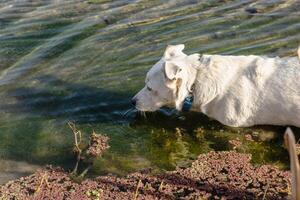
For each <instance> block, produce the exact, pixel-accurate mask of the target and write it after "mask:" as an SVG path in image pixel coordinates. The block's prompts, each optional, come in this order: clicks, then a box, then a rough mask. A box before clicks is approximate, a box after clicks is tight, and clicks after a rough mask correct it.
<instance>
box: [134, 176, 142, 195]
mask: <svg viewBox="0 0 300 200" xmlns="http://www.w3.org/2000/svg"><path fill="white" fill-rule="evenodd" d="M141 183H142V180H141V179H140V180H139V182H138V184H137V186H136V190H135V194H134V200H136V199H137V197H138V195H139V188H140V184H141Z"/></svg>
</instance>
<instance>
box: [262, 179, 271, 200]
mask: <svg viewBox="0 0 300 200" xmlns="http://www.w3.org/2000/svg"><path fill="white" fill-rule="evenodd" d="M269 187H270V183H269V182H268V184H267V187H266V190H265V192H264V196H263V200H265V199H266V195H267V191H268V189H269Z"/></svg>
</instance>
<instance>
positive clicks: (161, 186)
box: [158, 180, 164, 191]
mask: <svg viewBox="0 0 300 200" xmlns="http://www.w3.org/2000/svg"><path fill="white" fill-rule="evenodd" d="M163 184H164V180H162V181H161V183H160V185H159V188H158V191H161V190H162V188H163Z"/></svg>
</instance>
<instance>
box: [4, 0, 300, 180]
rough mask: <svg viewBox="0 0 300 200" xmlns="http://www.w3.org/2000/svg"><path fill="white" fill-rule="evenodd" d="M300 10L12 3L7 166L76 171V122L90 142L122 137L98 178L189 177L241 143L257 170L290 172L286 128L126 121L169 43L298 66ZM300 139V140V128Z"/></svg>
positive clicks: (198, 118)
mask: <svg viewBox="0 0 300 200" xmlns="http://www.w3.org/2000/svg"><path fill="white" fill-rule="evenodd" d="M299 6H300V2H298V1H296V2H295V1H180V0H179V1H164V2H162V1H158V0H153V1H144V0H142V1H135V0H126V1H124V0H114V1H110V0H105V1H102V0H86V1H85V0H76V1H8V0H5V1H1V2H0V114H1V115H0V159H2V161H3V160H10V162H12V163H23V162H27V163H30V164H28V168H32V170H34V169H35V166H36V165H44V164H58V165H63V166H64V167H67V168H68V167H71V166H72V165H73V157H72V149H71V146H72V139H73V138H72V135H71V131H70V130H69V129H68V127H67V125H66V123H67V122H68V121H74V122H75V123H76V124H77V125H78V128H80V129H81V130H82V131H83V133H85V138H87V136H88V134H89V133H90V132H91V131H92V130H95V131H96V132H98V133H102V134H105V135H108V136H109V137H110V138H111V140H110V146H111V149H110V150H109V152H107V153H106V154H105V155H104V157H103V159H101V160H99V161H98V162H97V163H96V164H95V167H94V169H93V173H94V174H99V173H105V172H113V173H117V174H125V173H128V172H130V171H133V170H138V169H142V168H148V167H152V168H154V169H157V170H162V169H171V168H174V166H175V165H179V166H185V165H188V164H189V163H190V161H191V160H192V159H194V158H195V157H196V156H197V155H198V154H199V153H202V152H207V151H210V150H230V149H232V148H233V147H232V145H231V143H230V142H229V140H236V139H237V138H238V139H239V141H240V142H241V143H242V145H241V146H240V148H238V149H237V150H238V151H241V152H250V153H252V154H253V161H254V162H255V163H269V162H271V163H275V164H277V165H279V166H284V165H285V164H286V163H287V162H286V158H287V154H286V151H285V150H284V149H283V146H282V133H283V130H284V128H283V127H269V126H266V127H254V128H243V129H237V128H229V127H224V126H222V125H221V124H219V123H217V122H215V121H212V120H210V119H208V118H207V117H205V116H203V115H202V114H199V113H184V114H182V113H177V112H175V111H174V110H170V109H162V110H160V111H158V112H155V113H147V114H146V115H145V116H141V115H139V114H138V115H137V116H135V115H136V114H137V113H136V111H133V110H131V111H129V112H126V111H128V110H130V105H129V100H130V98H131V96H132V95H133V94H134V93H136V91H138V90H139V89H140V88H141V87H142V86H143V81H144V77H145V74H146V72H147V71H148V69H149V68H150V67H151V66H152V65H153V64H154V63H155V62H156V61H157V60H158V59H159V58H160V56H161V55H162V52H163V51H164V48H165V47H166V45H167V44H178V43H185V44H186V49H187V50H186V51H187V52H186V53H194V52H200V53H209V54H212V53H219V54H239V55H240V54H246V55H248V54H264V55H269V56H293V55H295V50H296V48H297V46H298V44H300V34H299V33H300V32H299V30H300V17H299V15H300V12H299V9H297V8H298V7H299ZM294 132H295V134H296V137H297V134H298V137H299V134H300V131H299V129H294ZM245 134H251V135H252V136H253V138H254V141H248V140H246V139H245V137H244V135H245ZM0 163H1V164H0V176H3V174H4V172H5V166H4V164H3V163H4V162H0ZM12 165H15V166H17V164H12ZM21 165H24V166H27V165H26V164H21ZM30 166H32V167H30ZM27 172H31V171H26V172H24V170H23V169H21V168H16V170H15V171H14V172H9V173H11V174H13V176H19V175H21V174H23V173H27Z"/></svg>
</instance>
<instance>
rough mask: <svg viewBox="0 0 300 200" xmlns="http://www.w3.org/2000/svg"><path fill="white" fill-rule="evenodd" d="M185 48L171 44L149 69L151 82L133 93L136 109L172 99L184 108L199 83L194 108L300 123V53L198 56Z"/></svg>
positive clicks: (226, 120)
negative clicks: (287, 55) (293, 54)
mask: <svg viewBox="0 0 300 200" xmlns="http://www.w3.org/2000/svg"><path fill="white" fill-rule="evenodd" d="M183 48H184V45H175V46H168V48H167V49H166V51H165V54H164V56H163V57H162V59H161V60H160V61H159V62H158V63H156V64H155V65H154V66H153V67H152V68H151V69H150V71H149V72H148V74H147V77H146V81H145V83H146V86H145V87H144V88H143V89H142V90H141V91H140V92H139V93H138V94H137V95H136V96H135V97H134V98H135V99H136V101H137V104H136V107H137V109H139V110H143V111H154V110H157V109H158V108H160V107H161V106H163V105H168V106H175V107H176V109H178V110H181V108H182V103H183V100H184V98H185V97H186V96H187V95H188V94H189V90H191V89H192V88H191V86H192V85H193V84H194V86H195V88H194V90H193V95H194V102H193V106H192V110H193V111H199V112H202V113H204V114H206V115H207V116H209V117H211V118H213V119H216V120H218V121H219V122H221V123H223V124H225V125H228V126H233V127H247V126H252V125H258V124H271V125H294V126H298V127H300V63H299V59H298V58H297V57H288V58H279V57H276V58H268V57H263V56H254V55H250V56H222V55H203V56H202V58H201V59H200V61H199V59H198V58H199V55H198V54H192V55H189V56H188V55H186V54H184V53H183V52H182V50H183ZM299 51H300V50H299ZM299 51H298V52H299ZM299 54H300V53H299ZM299 56H300V55H299ZM179 80H181V81H180V82H178V81H179ZM178 83H180V84H179V85H180V87H179V88H178ZM147 86H149V87H150V89H151V91H150V90H148V89H147Z"/></svg>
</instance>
